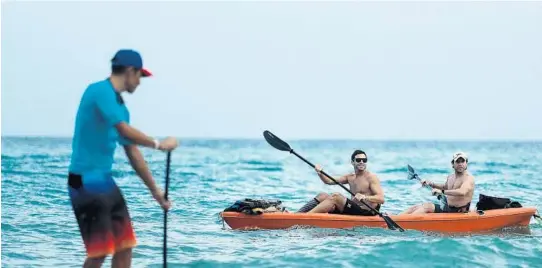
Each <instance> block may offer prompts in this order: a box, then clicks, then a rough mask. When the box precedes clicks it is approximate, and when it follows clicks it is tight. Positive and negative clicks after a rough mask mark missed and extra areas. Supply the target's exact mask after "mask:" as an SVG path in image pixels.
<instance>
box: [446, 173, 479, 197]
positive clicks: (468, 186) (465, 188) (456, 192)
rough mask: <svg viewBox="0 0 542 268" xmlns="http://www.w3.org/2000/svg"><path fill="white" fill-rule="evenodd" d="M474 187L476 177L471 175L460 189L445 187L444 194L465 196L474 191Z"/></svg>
mask: <svg viewBox="0 0 542 268" xmlns="http://www.w3.org/2000/svg"><path fill="white" fill-rule="evenodd" d="M473 189H474V178H473V177H471V176H468V177H467V180H465V181H464V182H463V183H462V184H461V187H459V188H458V189H454V190H446V189H444V190H445V191H444V194H445V195H450V196H464V195H466V194H467V193H468V192H469V191H472V190H473Z"/></svg>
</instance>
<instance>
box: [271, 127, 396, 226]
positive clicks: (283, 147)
mask: <svg viewBox="0 0 542 268" xmlns="http://www.w3.org/2000/svg"><path fill="white" fill-rule="evenodd" d="M263 136H264V138H265V140H266V141H267V143H269V145H271V146H273V147H274V148H275V149H277V150H280V151H284V152H289V153H291V154H294V155H295V156H297V157H298V158H299V159H301V160H303V161H304V162H305V163H307V164H308V165H309V166H311V167H313V168H314V167H315V166H314V165H313V164H312V163H311V162H309V161H307V160H306V159H305V158H303V157H302V156H300V155H299V154H297V153H296V152H295V151H294V149H292V148H291V147H290V145H289V144H288V143H286V142H285V141H283V140H281V139H280V138H279V137H277V136H275V135H274V134H273V133H271V132H270V131H269V130H266V131H264V132H263ZM322 173H323V174H324V175H326V177H328V178H330V179H331V180H332V181H334V182H335V183H336V184H337V185H339V186H341V187H342V188H343V189H344V190H346V191H347V192H349V193H350V194H351V195H352V196H355V194H354V193H352V192H351V191H350V190H348V189H347V188H346V187H344V186H343V185H342V184H339V183H338V182H337V181H336V180H335V179H334V178H333V177H331V176H330V175H328V174H327V173H326V172H325V171H323V170H322ZM360 201H361V202H362V203H363V204H364V205H365V206H367V207H368V208H369V209H371V210H372V211H373V212H374V213H376V214H378V216H380V217H382V218H383V219H384V221H385V222H386V224H387V225H388V228H389V229H390V230H396V229H399V231H401V232H404V231H405V230H404V229H403V228H401V226H399V225H398V224H397V223H396V222H395V221H393V220H392V219H391V218H390V217H389V216H386V215H383V214H382V213H380V212H379V211H378V210H376V209H374V208H373V207H371V206H369V205H368V204H367V203H365V202H364V201H363V200H360Z"/></svg>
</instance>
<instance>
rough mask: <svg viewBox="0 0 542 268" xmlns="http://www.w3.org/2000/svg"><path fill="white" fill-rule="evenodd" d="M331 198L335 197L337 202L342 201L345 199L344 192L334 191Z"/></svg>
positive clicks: (334, 199)
mask: <svg viewBox="0 0 542 268" xmlns="http://www.w3.org/2000/svg"><path fill="white" fill-rule="evenodd" d="M330 198H331V199H333V201H334V202H335V204H339V203H342V202H343V200H344V196H343V195H342V194H340V193H333V194H331V197H330Z"/></svg>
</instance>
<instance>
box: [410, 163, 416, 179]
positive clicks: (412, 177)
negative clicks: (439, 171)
mask: <svg viewBox="0 0 542 268" xmlns="http://www.w3.org/2000/svg"><path fill="white" fill-rule="evenodd" d="M417 177H418V174H416V171H415V170H414V168H413V167H411V166H410V165H408V179H409V180H413V179H416V178H417Z"/></svg>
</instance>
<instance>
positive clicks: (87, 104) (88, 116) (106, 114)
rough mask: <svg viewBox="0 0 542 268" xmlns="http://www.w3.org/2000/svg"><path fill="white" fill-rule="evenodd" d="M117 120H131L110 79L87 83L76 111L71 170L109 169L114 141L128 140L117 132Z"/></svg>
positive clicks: (127, 142)
mask: <svg viewBox="0 0 542 268" xmlns="http://www.w3.org/2000/svg"><path fill="white" fill-rule="evenodd" d="M120 122H126V123H130V112H129V111H128V108H126V106H125V105H124V101H123V100H122V97H121V96H120V94H118V93H117V92H116V91H115V89H114V88H113V85H112V84H111V82H110V81H109V79H105V80H102V81H98V82H95V83H92V84H90V85H89V86H88V87H87V89H86V90H85V92H84V93H83V97H82V98H81V102H80V103H79V109H78V110H77V116H76V119H75V131H74V134H73V140H72V157H71V163H70V167H69V170H70V172H73V173H77V174H83V173H86V172H105V173H107V172H110V171H111V169H112V166H113V156H114V154H115V149H116V148H117V142H118V143H120V144H121V145H126V144H130V143H131V142H130V141H129V140H128V139H125V138H123V137H122V136H120V135H119V133H118V132H117V129H116V128H115V125H116V124H117V123H120Z"/></svg>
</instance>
